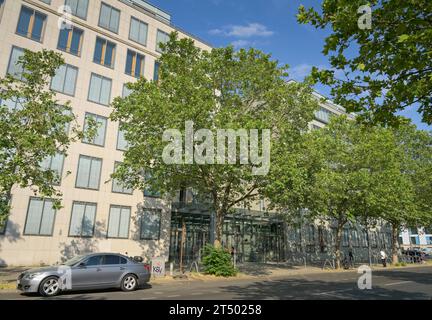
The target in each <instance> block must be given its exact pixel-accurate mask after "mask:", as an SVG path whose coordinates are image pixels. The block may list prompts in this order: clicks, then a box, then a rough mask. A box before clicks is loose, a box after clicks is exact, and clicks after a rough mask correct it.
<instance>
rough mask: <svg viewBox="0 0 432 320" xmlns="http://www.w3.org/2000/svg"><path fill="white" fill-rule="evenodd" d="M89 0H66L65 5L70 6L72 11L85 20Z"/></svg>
mask: <svg viewBox="0 0 432 320" xmlns="http://www.w3.org/2000/svg"><path fill="white" fill-rule="evenodd" d="M88 4H89V0H66V1H65V6H69V7H70V9H71V13H72V14H73V15H74V16H76V17H78V18H81V19H83V20H86V19H87V10H88Z"/></svg>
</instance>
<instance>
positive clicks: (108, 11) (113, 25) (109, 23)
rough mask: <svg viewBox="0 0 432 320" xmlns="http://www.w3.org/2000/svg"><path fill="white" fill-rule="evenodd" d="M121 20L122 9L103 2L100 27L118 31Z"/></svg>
mask: <svg viewBox="0 0 432 320" xmlns="http://www.w3.org/2000/svg"><path fill="white" fill-rule="evenodd" d="M119 22H120V10H118V9H116V8H114V7H112V6H110V5H108V4H106V3H104V2H102V5H101V10H100V15H99V27H102V28H105V29H108V30H110V31H112V32H114V33H118V29H119Z"/></svg>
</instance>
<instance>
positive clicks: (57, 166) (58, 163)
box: [41, 153, 65, 185]
mask: <svg viewBox="0 0 432 320" xmlns="http://www.w3.org/2000/svg"><path fill="white" fill-rule="evenodd" d="M64 158H65V157H64V155H63V154H61V153H57V154H56V155H54V156H50V157H47V158H45V159H44V160H43V161H42V163H41V167H42V169H43V170H46V171H48V170H51V171H53V172H54V174H55V177H54V184H55V185H60V183H61V178H62V174H63V164H64Z"/></svg>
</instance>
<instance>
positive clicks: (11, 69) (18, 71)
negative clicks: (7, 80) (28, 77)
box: [7, 47, 24, 80]
mask: <svg viewBox="0 0 432 320" xmlns="http://www.w3.org/2000/svg"><path fill="white" fill-rule="evenodd" d="M22 56H24V49H23V48H18V47H12V51H11V55H10V58H9V65H8V69H7V73H8V74H10V75H11V76H12V77H14V78H16V79H19V80H23V74H24V67H23V65H22V63H20V62H19V58H20V57H22Z"/></svg>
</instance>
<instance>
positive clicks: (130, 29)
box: [128, 16, 149, 47]
mask: <svg viewBox="0 0 432 320" xmlns="http://www.w3.org/2000/svg"><path fill="white" fill-rule="evenodd" d="M133 20H136V21H138V23H139V24H141V23H142V24H145V25H146V26H147V32H146V41H145V43H141V42H139V41H136V40H134V39H132V37H131V31H132V21H133ZM148 32H149V25H148V23H147V22H145V21H143V20H141V19H138V18H137V17H134V16H131V19H130V23H129V35H128V39H129V40H130V41H132V42H135V43H138V44H139V45H142V46H143V47H147V43H148ZM138 36H139V35H138ZM138 38H139V37H138Z"/></svg>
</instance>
